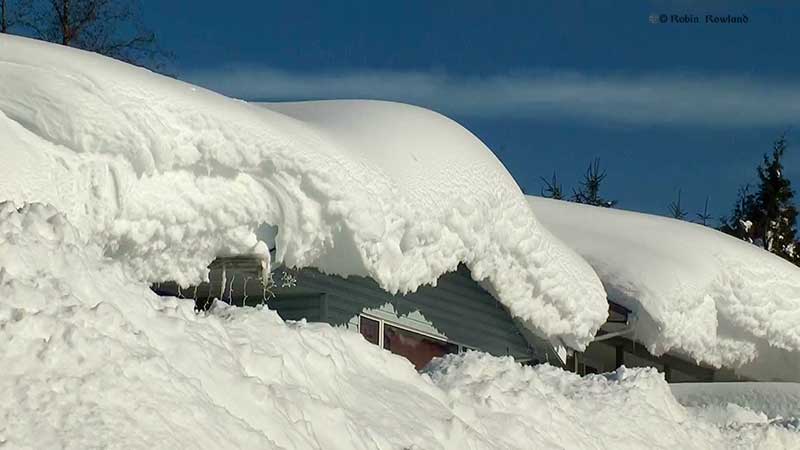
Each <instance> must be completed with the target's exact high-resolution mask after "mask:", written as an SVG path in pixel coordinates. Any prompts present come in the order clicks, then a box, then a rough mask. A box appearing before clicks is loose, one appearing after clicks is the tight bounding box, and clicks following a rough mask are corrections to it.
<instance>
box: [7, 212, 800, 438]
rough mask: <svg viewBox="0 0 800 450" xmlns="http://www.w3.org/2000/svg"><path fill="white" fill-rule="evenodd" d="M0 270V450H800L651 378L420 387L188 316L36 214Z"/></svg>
mask: <svg viewBox="0 0 800 450" xmlns="http://www.w3.org/2000/svg"><path fill="white" fill-rule="evenodd" d="M0 267H2V269H1V270H0V299H3V300H2V301H1V302H0V362H1V364H2V367H3V368H4V370H3V373H2V376H0V447H2V448H9V449H26V448H30V449H34V448H65V449H72V448H74V449H79V448H120V449H122V448H124V449H137V448H141V449H153V448H165V449H166V448H208V449H219V448H292V449H294V448H297V449H307V448H308V449H326V450H327V449H368V448H369V449H371V448H390V449H403V448H415V449H493V448H496V449H509V448H512V449H528V448H565V449H567V448H568V449H582V448H587V449H589V448H591V449H596V448H615V449H620V448H621V449H626V448H629V449H637V448H642V447H644V446H646V447H647V448H653V449H660V448H663V449H667V448H669V449H671V448H686V449H703V450H708V449H730V448H763V449H779V448H793V447H795V448H796V446H797V445H798V444H800V433H798V432H797V431H792V429H791V428H789V427H788V426H783V425H780V426H779V425H775V424H771V423H769V422H766V421H764V422H763V423H759V422H756V421H753V420H752V418H751V417H749V416H743V415H742V413H741V412H740V411H736V415H735V416H732V417H733V418H738V419H741V418H742V417H744V419H747V422H746V423H738V422H735V421H731V420H730V418H728V419H724V417H725V416H724V414H725V412H724V411H723V413H722V415H720V414H717V415H716V416H714V417H713V419H714V420H710V419H708V418H706V416H707V415H708V414H707V413H706V412H705V410H703V411H699V410H698V411H699V412H695V410H693V409H686V408H684V407H682V406H681V405H679V404H678V403H677V402H676V401H675V399H674V397H673V396H672V395H671V393H670V390H669V386H668V385H667V384H666V383H665V382H664V379H663V377H662V375H661V374H659V373H658V372H656V371H655V370H652V369H633V370H631V369H620V370H618V371H617V372H615V373H612V374H607V375H603V376H599V375H598V376H589V377H584V378H581V377H579V376H577V375H575V374H572V373H568V372H564V371H562V370H561V369H557V368H553V367H550V366H538V367H535V368H532V367H524V366H521V365H519V364H517V363H515V362H514V361H513V360H512V359H510V358H497V357H492V356H489V355H485V354H481V353H477V352H470V353H466V354H462V355H458V356H450V357H448V358H447V359H445V360H440V361H436V362H435V363H434V364H432V365H431V366H430V367H429V368H428V370H427V373H426V374H424V375H419V374H418V373H417V372H416V371H415V370H414V367H413V366H412V365H411V363H409V362H408V361H407V360H405V359H403V358H401V357H398V356H395V355H392V354H390V353H388V352H386V351H383V350H381V349H380V348H378V347H376V346H374V345H372V344H369V343H367V342H366V341H365V340H364V339H363V338H362V337H361V335H359V334H356V333H352V332H348V331H345V330H341V329H335V328H332V327H330V326H329V325H326V324H307V323H303V322H301V323H288V324H287V323H284V322H283V321H282V320H280V318H279V317H278V316H277V315H276V314H275V313H274V312H272V311H269V310H266V309H253V308H236V307H228V306H225V305H224V304H218V305H217V307H216V308H214V309H213V310H212V312H211V313H209V314H207V315H206V314H199V315H198V314H196V313H195V312H194V311H193V308H194V304H193V302H192V301H191V300H181V299H177V298H170V299H163V298H160V297H157V296H156V295H155V294H154V293H152V292H151V291H150V290H149V289H148V288H147V286H146V285H144V284H142V283H141V282H139V280H137V279H136V278H135V276H133V274H132V273H130V272H131V271H130V270H129V269H128V268H127V267H126V266H125V265H124V264H122V263H120V262H119V261H115V260H113V259H109V258H107V257H106V256H104V255H103V249H102V248H101V247H100V246H99V245H98V244H97V243H94V242H91V241H89V240H86V239H83V238H82V237H81V235H80V233H78V231H77V230H76V229H75V228H74V227H72V226H71V224H69V222H68V221H67V219H66V218H65V217H64V216H63V215H61V214H60V213H58V212H57V211H56V210H55V209H54V208H52V207H49V206H44V205H41V204H32V205H25V206H24V207H21V208H19V209H18V208H16V207H15V206H14V205H12V204H10V203H4V204H2V205H0ZM701 413H702V414H701ZM704 414H705V415H704ZM753 414H755V413H751V415H753ZM718 421H719V422H721V424H720V425H717V423H716V422H718Z"/></svg>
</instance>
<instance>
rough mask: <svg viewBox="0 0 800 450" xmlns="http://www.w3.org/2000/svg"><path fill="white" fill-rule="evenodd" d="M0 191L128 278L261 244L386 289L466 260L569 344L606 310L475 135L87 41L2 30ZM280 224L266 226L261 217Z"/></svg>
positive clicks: (380, 105)
mask: <svg viewBox="0 0 800 450" xmlns="http://www.w3.org/2000/svg"><path fill="white" fill-rule="evenodd" d="M0 135H2V136H3V140H2V141H0V146H1V147H2V148H0V151H1V153H0V155H2V158H3V161H2V164H0V198H3V199H10V200H14V201H17V202H24V201H27V202H31V201H39V202H47V203H50V204H53V205H55V206H56V207H57V208H58V209H59V210H60V211H62V212H63V213H64V214H65V215H66V216H67V217H68V219H69V220H70V221H71V222H73V223H74V224H75V225H76V226H77V227H78V229H79V230H81V233H83V234H84V235H85V236H86V237H87V238H88V239H93V240H95V241H97V242H99V243H100V244H101V245H102V247H103V248H104V249H105V251H106V253H107V255H109V256H111V257H113V258H116V259H119V260H122V261H124V262H125V264H126V265H127V266H128V267H129V269H130V270H131V271H132V272H133V273H134V274H135V275H136V276H138V277H139V278H140V279H142V280H147V281H159V280H167V279H172V280H176V281H178V282H180V283H182V284H190V283H193V282H197V281H201V280H202V279H203V278H204V277H205V268H206V265H207V264H208V263H209V262H210V261H211V260H212V259H213V258H214V257H215V256H218V255H225V254H243V253H249V254H253V253H255V254H261V255H263V257H264V258H265V259H269V252H268V250H267V248H268V246H267V245H266V244H265V242H270V241H271V240H272V239H274V240H275V244H276V246H277V252H276V255H275V258H276V259H277V260H279V261H280V262H283V263H285V264H286V265H288V266H295V267H304V266H314V267H317V268H319V269H321V270H323V271H325V272H329V273H335V274H339V275H364V276H369V277H372V278H373V279H375V280H376V281H377V282H378V283H379V284H380V285H381V287H383V288H384V289H386V290H388V291H390V292H408V291H413V290H414V289H416V288H417V287H418V286H420V285H422V284H426V283H435V282H436V279H437V278H438V277H439V276H440V275H441V274H443V273H445V272H447V271H451V270H455V268H456V267H457V265H458V263H459V262H463V263H465V264H466V265H467V266H468V267H469V268H470V270H471V272H472V274H473V276H474V277H475V278H476V279H477V280H480V281H483V282H484V283H485V284H486V285H488V286H489V287H490V290H491V291H492V293H493V294H494V295H495V296H496V297H497V298H498V300H499V301H500V302H501V303H503V304H504V305H505V306H506V307H507V308H508V309H509V311H510V312H511V314H512V315H513V316H515V317H517V318H518V319H519V320H521V321H522V323H524V325H525V326H526V327H527V328H529V329H531V330H532V331H535V332H537V333H538V334H540V335H543V336H546V337H548V338H550V339H551V340H553V341H554V342H563V343H565V344H567V345H569V346H572V347H575V348H582V347H583V346H585V345H586V344H587V343H588V342H589V341H590V340H591V339H592V336H593V335H594V334H595V332H596V331H597V329H598V328H599V326H600V325H601V324H602V323H603V321H604V320H605V317H606V303H605V292H604V291H603V288H602V285H601V284H600V282H599V280H598V278H597V276H596V274H595V273H594V271H593V270H592V269H591V268H590V267H589V266H588V264H586V262H585V261H583V259H581V258H580V257H578V256H577V255H576V254H575V253H574V252H572V251H571V250H570V249H569V248H567V247H566V246H564V245H563V244H562V243H561V242H560V241H558V239H556V238H554V237H553V236H552V235H551V234H550V233H549V232H548V231H547V230H545V229H544V228H543V227H542V226H541V225H540V224H539V222H537V220H536V218H535V217H534V215H533V213H531V211H530V209H529V208H528V205H527V203H526V201H525V199H524V196H523V195H522V193H521V192H520V190H519V188H518V186H517V185H516V183H515V182H514V180H513V179H512V178H511V176H510V175H509V174H508V172H507V171H506V170H505V168H504V167H503V166H502V164H501V163H500V162H499V161H498V160H497V159H496V158H495V156H494V155H493V154H492V153H491V152H490V151H489V150H488V149H487V148H486V146H485V145H483V143H481V141H480V140H478V139H477V138H476V137H475V136H474V135H472V134H471V133H470V132H468V131H467V130H465V129H464V128H463V127H461V126H459V125H458V124H456V123H455V122H453V121H452V120H449V119H447V118H446V117H443V116H441V115H439V114H436V113H434V112H431V111H428V110H425V109H421V108H417V107H413V106H409V105H402V104H397V103H388V102H369V101H346V102H317V103H304V104H285V105H268V106H267V107H266V108H265V107H263V106H259V105H254V104H248V103H246V102H243V101H239V100H234V99H230V98H226V97H224V96H222V95H219V94H216V93H213V92H210V91H207V90H205V89H202V88H198V87H195V86H192V85H189V84H186V83H183V82H180V81H177V80H174V79H170V78H167V77H163V76H159V75H155V74H153V73H151V72H149V71H147V70H144V69H140V68H136V67H133V66H130V65H127V64H123V63H120V62H117V61H113V60H110V59H108V58H104V57H101V56H98V55H94V54H90V53H86V52H82V51H78V50H74V49H69V48H65V47H61V46H56V45H50V44H44V43H41V42H36V41H32V40H28V39H23V38H17V37H10V36H2V37H0ZM274 227H277V229H278V230H279V232H278V234H277V236H273V235H271V232H270V231H269V230H274V229H275V228H274Z"/></svg>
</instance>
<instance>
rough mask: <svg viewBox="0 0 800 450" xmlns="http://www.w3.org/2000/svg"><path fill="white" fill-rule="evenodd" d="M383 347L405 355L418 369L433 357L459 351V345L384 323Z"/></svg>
mask: <svg viewBox="0 0 800 450" xmlns="http://www.w3.org/2000/svg"><path fill="white" fill-rule="evenodd" d="M383 348H385V349H387V350H389V351H391V352H392V353H395V354H398V355H401V356H405V357H406V358H407V359H408V360H409V361H411V362H412V363H413V364H414V367H416V368H417V370H419V369H422V368H423V367H425V365H426V364H428V363H429V362H430V360H432V359H433V358H435V357H437V356H442V355H446V354H448V353H458V345H456V344H451V343H449V342H445V341H440V340H438V339H433V338H429V337H427V336H423V335H421V334H417V333H414V332H412V331H408V330H403V329H402V328H397V327H393V326H391V325H389V324H386V323H385V324H383Z"/></svg>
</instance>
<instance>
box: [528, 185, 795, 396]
mask: <svg viewBox="0 0 800 450" xmlns="http://www.w3.org/2000/svg"><path fill="white" fill-rule="evenodd" d="M528 200H529V202H530V205H531V208H532V209H533V211H534V213H535V214H536V216H537V217H538V218H539V220H540V221H542V223H544V225H545V226H546V227H547V228H548V229H550V230H552V231H553V233H554V234H555V235H556V236H558V237H559V238H561V239H562V240H563V241H564V242H565V243H567V245H569V246H571V247H572V248H573V249H574V250H575V251H577V252H578V253H579V254H580V255H581V256H583V257H584V258H586V260H587V261H588V262H589V263H590V264H591V265H592V267H593V268H594V269H595V271H597V274H598V275H599V276H600V279H601V280H602V281H603V285H604V286H605V289H606V291H607V292H608V296H609V299H611V300H612V301H615V302H618V303H620V304H622V305H623V306H626V307H628V308H629V309H631V310H632V311H633V312H634V313H635V314H636V315H638V322H637V323H636V336H635V339H636V340H637V341H640V342H643V343H644V344H646V345H647V346H648V349H649V350H650V351H651V352H653V353H656V354H660V353H663V352H666V351H670V350H675V351H679V352H682V353H685V354H687V355H689V356H690V357H692V358H694V359H696V360H699V361H704V362H707V363H710V364H714V365H720V364H722V365H726V366H739V365H742V364H744V366H743V367H741V368H739V369H737V371H738V372H739V373H742V374H743V375H751V376H756V377H758V379H778V380H780V379H783V380H792V381H800V268H797V267H796V266H794V265H792V264H790V263H788V262H786V261H784V260H782V259H780V258H778V257H777V256H775V255H772V254H770V253H768V252H765V251H763V250H760V249H758V248H757V247H755V246H753V245H750V244H748V243H745V242H743V241H740V240H738V239H735V238H732V237H730V236H727V235H725V234H723V233H720V232H718V231H715V230H713V229H710V228H708V227H703V226H701V225H697V224H693V223H689V222H685V221H678V220H674V219H668V218H664V217H658V216H652V215H648V214H641V213H635V212H630V211H622V210H618V209H608V208H598V207H593V206H587V205H579V204H575V203H570V202H563V201H557V200H549V199H544V198H540V197H528Z"/></svg>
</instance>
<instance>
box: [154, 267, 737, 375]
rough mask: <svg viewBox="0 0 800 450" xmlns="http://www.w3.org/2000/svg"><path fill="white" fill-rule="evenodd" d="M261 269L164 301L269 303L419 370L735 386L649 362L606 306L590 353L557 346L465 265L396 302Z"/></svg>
mask: <svg viewBox="0 0 800 450" xmlns="http://www.w3.org/2000/svg"><path fill="white" fill-rule="evenodd" d="M264 269H265V265H264V264H262V261H261V260H260V259H258V258H255V257H245V256H239V257H225V258H218V259H216V260H215V261H214V262H213V263H212V264H211V265H210V266H209V282H208V283H202V284H200V285H199V286H196V287H191V288H188V289H180V288H179V287H178V286H177V285H176V284H175V283H160V284H157V285H154V286H153V289H154V290H155V291H156V292H157V293H159V294H160V295H172V296H180V297H187V298H194V299H195V300H196V302H197V305H198V308H201V309H202V308H205V307H207V304H208V302H209V301H210V300H211V299H214V298H218V299H222V300H223V301H225V302H227V303H230V304H232V305H238V306H257V305H259V304H266V306H267V307H269V308H270V309H272V310H275V311H276V312H277V313H278V314H279V315H280V316H281V317H282V318H283V319H284V320H294V321H299V320H307V321H309V322H325V323H328V324H331V325H333V326H336V327H342V328H345V329H348V330H352V331H353V332H359V333H361V334H362V335H363V336H364V338H365V339H366V340H367V341H369V342H371V343H373V344H375V345H378V346H380V347H383V348H385V349H387V350H390V351H392V352H393V353H396V354H399V355H402V356H404V357H406V358H407V359H409V361H411V362H412V363H413V364H414V366H415V367H416V368H417V369H422V368H423V367H424V366H425V365H426V364H427V363H428V362H429V361H430V360H431V359H433V358H434V357H437V356H442V355H444V354H448V353H458V352H463V351H466V350H480V351H484V352H487V353H490V354H492V355H496V356H506V355H509V356H512V357H514V359H516V360H517V361H519V362H521V363H524V364H538V363H542V362H548V363H549V364H551V365H555V366H560V367H564V368H566V369H568V370H572V371H574V372H576V373H579V374H581V375H585V374H589V373H601V372H607V371H611V370H614V369H616V368H617V367H619V366H620V365H623V364H624V365H626V366H628V367H643V366H651V367H656V368H658V369H659V370H660V371H662V372H664V373H665V376H666V377H667V380H668V381H674V382H681V381H722V380H726V381H727V380H733V379H736V378H735V377H734V376H733V375H732V374H731V373H730V372H729V371H726V370H722V371H720V370H716V369H714V368H711V367H707V366H701V365H698V364H696V363H693V362H691V361H690V360H688V359H684V358H681V357H679V356H675V355H672V354H666V355H661V356H658V357H656V356H653V355H651V354H650V353H649V352H647V350H646V349H645V348H644V346H642V345H641V344H638V343H637V342H636V341H634V340H632V339H631V337H630V336H627V331H626V327H628V326H629V325H630V322H631V319H630V311H629V310H628V309H626V308H625V307H623V306H621V305H619V304H617V303H614V302H609V319H608V321H607V322H606V323H605V324H604V325H603V327H602V328H601V331H600V332H599V333H598V337H597V339H596V340H595V342H593V343H592V344H591V345H590V346H589V347H588V348H587V349H586V351H585V352H574V351H570V352H569V356H567V354H566V352H565V351H564V350H563V349H558V348H556V347H554V346H553V345H552V344H551V343H550V342H549V341H547V340H545V339H542V338H540V337H538V336H536V335H534V334H533V333H531V332H530V331H528V330H527V329H526V328H524V327H523V326H521V325H520V324H518V323H517V322H516V321H515V320H514V319H513V318H512V317H511V315H510V314H509V313H508V311H507V310H506V308H505V307H504V306H503V305H501V304H500V303H499V302H498V301H497V300H496V299H495V298H494V297H492V296H491V294H489V293H488V292H487V291H486V290H484V289H483V288H482V287H481V286H480V284H479V283H477V282H475V281H474V280H473V279H472V278H471V276H470V272H469V269H467V268H466V267H465V266H464V265H460V266H459V267H458V270H456V271H455V272H450V273H447V274H445V275H443V276H442V277H440V279H439V280H438V282H437V285H436V286H422V287H420V288H419V289H418V290H417V291H416V292H414V293H410V294H407V295H392V294H390V293H388V292H386V291H384V290H383V289H381V288H380V287H379V286H378V285H377V283H375V282H374V281H373V280H371V279H369V278H366V277H359V276H350V277H347V278H342V277H340V276H337V275H327V274H324V273H322V272H320V271H318V270H316V269H313V268H305V269H299V270H289V269H286V268H285V267H279V268H277V269H276V270H275V271H274V272H273V273H272V274H271V279H272V280H273V281H272V286H270V287H268V286H266V283H265V280H267V279H269V278H270V275H269V274H266V273H265V271H264Z"/></svg>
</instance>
